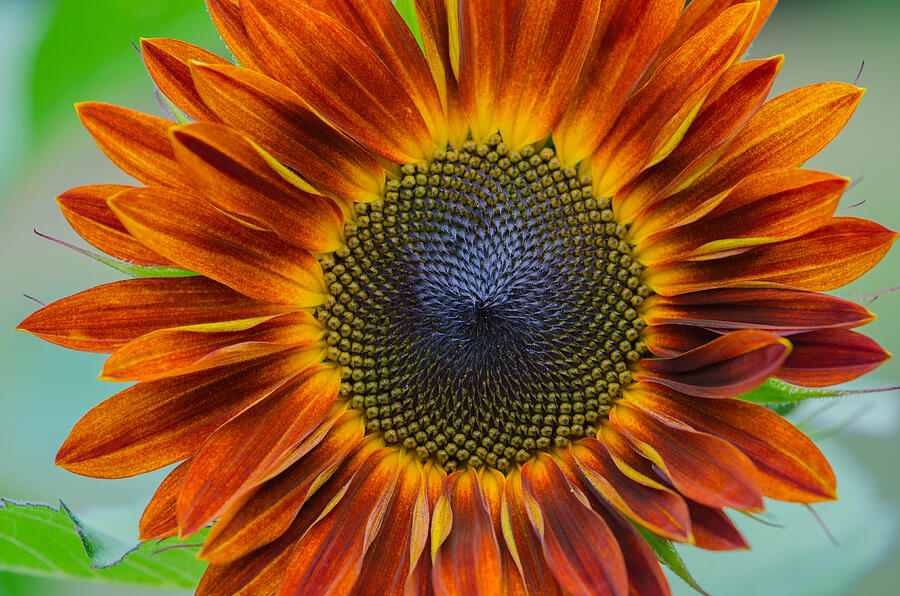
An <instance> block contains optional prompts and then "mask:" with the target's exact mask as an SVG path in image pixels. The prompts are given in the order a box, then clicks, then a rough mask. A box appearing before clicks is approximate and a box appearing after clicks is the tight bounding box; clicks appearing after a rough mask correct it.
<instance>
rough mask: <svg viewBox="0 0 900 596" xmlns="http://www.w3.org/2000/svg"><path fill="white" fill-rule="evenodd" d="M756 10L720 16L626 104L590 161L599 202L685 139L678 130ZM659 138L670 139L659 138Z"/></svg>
mask: <svg viewBox="0 0 900 596" xmlns="http://www.w3.org/2000/svg"><path fill="white" fill-rule="evenodd" d="M756 10H757V5H756V4H755V3H746V4H739V5H737V6H734V7H732V8H730V9H728V10H726V11H725V12H723V13H722V14H721V15H720V16H719V17H718V18H717V19H716V20H715V21H713V22H712V23H710V24H709V25H708V26H707V27H706V28H704V29H703V30H702V31H701V32H700V33H698V34H697V35H695V36H694V37H692V38H691V39H690V40H689V41H688V42H687V43H685V44H684V45H683V46H682V47H680V48H679V49H678V50H677V51H676V52H675V53H674V54H672V56H670V57H669V58H668V59H667V60H666V62H664V63H663V64H662V66H660V68H659V70H658V71H657V72H656V73H655V74H654V75H653V77H651V79H650V80H649V81H648V83H647V84H646V85H645V86H644V87H643V88H641V90H639V91H638V92H637V93H635V94H634V95H633V96H632V97H631V98H630V99H629V100H628V102H627V103H626V104H625V106H624V107H623V109H622V115H621V116H620V117H619V119H618V120H617V121H616V124H615V126H614V127H613V129H612V132H611V133H610V134H609V136H607V137H606V138H605V139H604V140H603V142H602V143H601V144H600V146H599V147H598V148H597V151H596V152H595V153H594V156H593V158H592V162H591V164H592V171H593V176H594V184H595V187H596V189H597V192H598V193H599V195H600V196H611V195H613V194H615V192H616V191H617V190H618V189H619V188H620V187H621V186H622V185H623V184H624V183H625V182H627V181H628V180H629V179H631V178H632V177H633V176H634V175H635V174H637V173H638V172H639V171H640V170H641V168H643V167H645V164H646V163H647V161H648V160H652V161H653V162H654V163H655V162H656V161H659V160H660V159H662V157H664V156H665V151H668V152H671V149H673V148H674V147H675V145H676V144H677V141H680V140H681V136H683V135H684V132H685V131H684V130H681V128H683V127H684V125H685V124H687V123H689V122H690V117H692V116H695V115H696V110H697V109H698V108H699V107H700V104H701V103H702V102H703V100H704V98H705V97H706V96H707V95H708V93H709V91H710V89H711V88H712V86H713V85H714V84H715V82H716V79H717V78H718V76H719V75H720V74H721V73H722V71H724V70H725V69H726V68H727V67H728V66H729V65H730V64H731V62H732V61H733V60H734V58H735V57H736V56H737V51H738V49H739V47H740V46H741V44H742V43H743V40H744V39H745V37H746V34H747V31H748V29H749V27H750V25H751V24H752V23H753V19H754V15H755V14H756ZM673 123H674V129H673V130H672V131H671V132H669V129H670V127H672V126H673ZM664 129H665V131H664ZM679 131H680V132H679ZM661 132H663V134H664V135H665V136H667V137H671V138H660V134H661ZM679 135H680V136H679ZM659 143H663V144H664V145H671V147H670V148H668V149H666V150H665V151H664V150H663V149H662V148H657V147H658V146H659ZM673 143H674V144H673ZM651 165H652V164H651Z"/></svg>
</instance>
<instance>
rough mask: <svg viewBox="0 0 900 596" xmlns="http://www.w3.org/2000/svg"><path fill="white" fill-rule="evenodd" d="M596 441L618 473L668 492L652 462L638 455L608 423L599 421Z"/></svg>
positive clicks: (668, 486)
mask: <svg viewBox="0 0 900 596" xmlns="http://www.w3.org/2000/svg"><path fill="white" fill-rule="evenodd" d="M597 441H598V443H599V444H600V445H602V446H603V447H605V448H606V451H607V452H608V453H609V456H610V457H611V458H612V460H613V462H614V463H615V464H616V467H617V468H619V471H620V472H622V473H623V474H625V475H626V476H628V477H629V478H630V479H631V480H633V481H634V482H637V483H638V484H641V485H643V486H649V487H650V488H655V489H659V490H669V489H670V487H671V485H670V484H669V482H668V480H666V478H665V477H664V476H663V475H662V474H661V473H660V471H659V469H658V468H656V467H654V464H653V462H651V461H650V460H649V459H647V458H645V457H644V456H643V455H641V454H640V452H639V451H638V449H637V448H636V447H634V445H632V444H631V442H630V441H629V440H628V439H627V438H626V437H625V436H624V435H623V434H622V433H620V432H619V431H617V430H616V429H615V428H613V427H612V425H611V424H609V422H608V421H601V423H600V429H599V431H598V432H597Z"/></svg>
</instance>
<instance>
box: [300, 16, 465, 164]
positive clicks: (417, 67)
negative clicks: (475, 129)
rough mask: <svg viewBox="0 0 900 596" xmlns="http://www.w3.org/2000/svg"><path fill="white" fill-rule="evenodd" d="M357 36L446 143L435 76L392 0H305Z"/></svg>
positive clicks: (436, 137)
mask: <svg viewBox="0 0 900 596" xmlns="http://www.w3.org/2000/svg"><path fill="white" fill-rule="evenodd" d="M304 1H305V2H306V3H307V4H309V5H310V6H312V7H313V8H315V9H316V10H320V11H322V12H324V13H325V14H327V15H329V16H331V17H333V18H334V19H335V20H337V21H338V22H340V23H341V24H342V25H343V26H345V27H347V28H348V29H350V30H351V31H352V32H353V33H355V34H356V35H357V36H359V38H360V39H362V40H363V41H364V42H365V44H366V45H367V46H368V47H369V48H371V49H372V50H374V51H375V53H376V54H377V55H378V57H379V58H381V61H382V62H384V64H385V65H386V66H387V67H388V68H389V69H390V71H391V72H392V73H393V75H394V76H395V77H397V80H398V81H400V83H401V85H402V86H403V89H404V90H405V91H406V93H408V94H409V97H410V99H412V101H413V103H415V104H416V107H417V108H418V109H419V113H420V114H421V115H422V118H423V120H424V121H425V124H426V125H427V126H428V130H429V131H431V136H432V137H433V138H434V140H435V143H436V144H437V145H438V146H439V147H443V146H444V145H446V143H447V126H446V123H445V121H444V111H443V109H442V107H441V100H440V97H439V96H438V90H437V87H436V85H435V81H434V78H433V77H432V75H431V70H430V69H429V66H428V62H427V61H426V60H425V55H424V54H423V53H422V49H421V48H420V47H419V44H418V43H417V42H416V39H415V37H413V35H412V31H410V29H409V25H407V24H406V22H405V21H404V20H403V17H401V16H400V14H399V13H398V12H397V9H396V8H394V3H393V2H391V0H366V2H355V1H354V0H304Z"/></svg>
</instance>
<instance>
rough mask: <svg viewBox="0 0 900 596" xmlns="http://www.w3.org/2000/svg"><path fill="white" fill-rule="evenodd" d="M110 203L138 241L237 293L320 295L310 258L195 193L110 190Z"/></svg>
mask: <svg viewBox="0 0 900 596" xmlns="http://www.w3.org/2000/svg"><path fill="white" fill-rule="evenodd" d="M110 206H111V207H112V210H113V212H115V214H116V215H118V216H119V219H121V220H122V222H123V223H124V224H125V227H126V228H128V231H130V232H131V233H132V234H134V235H135V237H137V238H138V239H140V240H141V242H143V243H144V244H146V245H147V246H149V247H151V248H153V249H154V250H156V251H157V252H159V253H160V254H162V255H163V256H165V257H166V258H169V259H171V260H172V261H174V262H176V263H178V264H180V265H182V266H184V267H186V268H187V269H189V270H191V271H197V272H199V273H202V274H203V275H205V276H206V277H210V278H212V279H215V280H217V281H220V282H222V283H224V284H226V285H228V286H230V287H232V288H234V289H235V290H237V291H239V292H241V293H242V294H246V295H247V296H252V297H254V298H258V299H260V300H267V301H269V302H275V303H279V304H290V305H294V306H298V307H299V306H315V305H317V304H319V303H320V302H321V300H322V296H323V294H322V292H323V290H324V281H323V279H322V269H321V267H319V263H318V261H316V259H315V257H313V256H312V255H311V254H310V253H309V252H307V251H305V250H303V249H301V248H298V247H296V246H294V245H292V244H287V243H286V242H282V241H280V240H279V239H278V238H276V237H275V236H274V234H271V233H268V232H263V231H260V230H257V229H253V228H250V227H249V226H247V225H244V224H243V223H240V222H238V221H237V220H235V219H233V218H230V217H228V216H227V215H225V214H224V213H222V212H221V211H219V210H217V209H214V208H213V207H212V206H211V205H208V204H207V203H206V202H205V201H203V200H202V199H200V198H197V197H194V196H192V195H188V194H185V193H182V192H178V191H171V190H167V189H164V188H145V189H139V190H133V191H126V192H124V193H120V194H118V195H116V196H115V197H113V198H112V199H110Z"/></svg>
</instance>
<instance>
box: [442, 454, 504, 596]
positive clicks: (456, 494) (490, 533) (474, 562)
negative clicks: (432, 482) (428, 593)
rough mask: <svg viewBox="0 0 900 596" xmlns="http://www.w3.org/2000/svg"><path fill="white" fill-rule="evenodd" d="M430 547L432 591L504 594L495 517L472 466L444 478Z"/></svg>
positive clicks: (450, 595)
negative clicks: (493, 518)
mask: <svg viewBox="0 0 900 596" xmlns="http://www.w3.org/2000/svg"><path fill="white" fill-rule="evenodd" d="M447 525H449V527H446V526H447ZM444 532H446V534H445V535H444ZM431 552H432V560H433V568H432V582H433V584H434V590H435V593H436V594H438V595H440V596H469V595H471V596H488V595H491V596H493V595H497V596H499V595H500V594H502V593H503V586H502V585H501V579H502V563H501V559H500V548H499V545H498V543H497V535H496V533H495V529H494V522H493V520H492V519H491V512H490V509H489V508H488V504H487V502H486V500H485V497H484V494H483V493H482V490H481V486H480V484H479V481H478V476H477V475H476V474H475V470H473V469H472V468H469V467H467V468H466V469H465V470H463V471H460V472H456V473H454V474H451V475H450V476H448V477H447V479H446V480H445V481H444V492H443V495H442V496H441V499H440V500H439V501H438V503H437V505H436V506H435V511H434V516H433V518H432V534H431Z"/></svg>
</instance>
